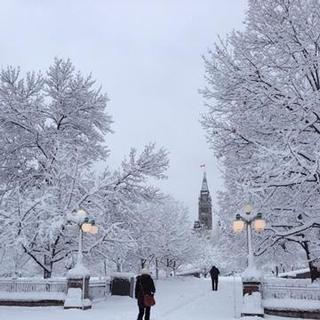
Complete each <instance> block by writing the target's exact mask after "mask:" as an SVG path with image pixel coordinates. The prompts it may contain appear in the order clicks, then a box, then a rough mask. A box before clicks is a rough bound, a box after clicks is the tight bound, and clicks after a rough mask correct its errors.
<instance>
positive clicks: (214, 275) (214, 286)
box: [210, 266, 220, 291]
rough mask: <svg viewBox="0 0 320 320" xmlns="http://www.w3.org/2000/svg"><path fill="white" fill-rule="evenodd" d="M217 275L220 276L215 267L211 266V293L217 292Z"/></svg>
mask: <svg viewBox="0 0 320 320" xmlns="http://www.w3.org/2000/svg"><path fill="white" fill-rule="evenodd" d="M219 274H220V271H219V269H218V268H217V267H216V266H212V268H211V269H210V276H211V282H212V290H213V291H217V290H218V280H219Z"/></svg>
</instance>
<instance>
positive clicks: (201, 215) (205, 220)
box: [194, 172, 212, 230]
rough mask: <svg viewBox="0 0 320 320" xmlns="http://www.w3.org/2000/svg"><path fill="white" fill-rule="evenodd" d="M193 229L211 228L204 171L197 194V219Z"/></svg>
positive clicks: (210, 211) (209, 205) (210, 208)
mask: <svg viewBox="0 0 320 320" xmlns="http://www.w3.org/2000/svg"><path fill="white" fill-rule="evenodd" d="M194 229H206V230H212V205H211V196H210V192H209V188H208V183H207V177H206V173H205V172H204V174H203V179H202V186H201V190H200V196H199V211H198V221H195V223H194Z"/></svg>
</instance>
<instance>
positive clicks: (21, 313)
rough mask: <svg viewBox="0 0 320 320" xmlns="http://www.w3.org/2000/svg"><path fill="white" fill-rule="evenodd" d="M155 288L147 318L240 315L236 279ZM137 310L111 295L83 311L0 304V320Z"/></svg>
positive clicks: (130, 317) (126, 314)
mask: <svg viewBox="0 0 320 320" xmlns="http://www.w3.org/2000/svg"><path fill="white" fill-rule="evenodd" d="M156 288H157V293H156V301H157V304H156V306H155V307H153V308H152V310H151V320H233V319H234V318H235V317H239V315H240V314H239V313H240V312H239V311H240V303H241V285H240V281H239V279H233V278H222V279H221V281H220V284H219V291H212V290H211V282H210V280H209V279H196V278H189V277H187V278H171V279H165V280H159V281H157V283H156ZM137 311H138V308H137V305H136V301H135V300H134V299H131V298H128V297H118V296H111V297H109V298H108V299H107V300H106V301H101V302H96V303H95V304H94V306H93V309H92V310H87V311H81V310H63V308H62V307H46V308H24V307H0V320H24V319H25V320H135V319H136V318H137ZM235 315H236V316H235ZM251 319H252V318H251ZM267 319H276V318H273V317H267ZM280 319H284V318H280Z"/></svg>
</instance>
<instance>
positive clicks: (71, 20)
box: [0, 0, 247, 220]
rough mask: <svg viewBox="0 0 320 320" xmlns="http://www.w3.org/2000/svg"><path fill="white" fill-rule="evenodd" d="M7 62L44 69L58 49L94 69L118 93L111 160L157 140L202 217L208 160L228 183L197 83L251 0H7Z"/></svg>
mask: <svg viewBox="0 0 320 320" xmlns="http://www.w3.org/2000/svg"><path fill="white" fill-rule="evenodd" d="M0 5H1V6H0V10H1V11H0V12H1V15H0V43H1V50H0V57H1V59H0V64H1V65H2V66H3V67H4V66H6V65H8V64H10V65H14V66H17V65H19V66H21V68H22V70H23V71H27V70H40V69H41V70H44V69H46V68H47V67H48V66H49V65H50V63H51V62H52V61H53V58H54V57H55V56H57V57H62V58H70V59H71V60H72V62H73V63H74V64H75V66H76V68H77V69H80V70H81V71H82V72H84V73H89V72H92V73H93V76H94V77H95V78H96V79H97V80H98V83H100V84H101V85H102V87H103V90H104V91H106V92H107V93H108V95H109V97H110V99H111V101H110V103H109V113H110V114H111V115H112V116H113V119H114V121H115V123H114V125H113V129H114V131H115V133H114V134H113V135H112V136H110V135H109V137H108V144H109V146H110V148H111V151H112V154H111V158H110V159H109V160H108V161H109V163H110V165H111V166H118V164H119V163H120V161H121V159H122V158H123V156H124V154H126V153H128V151H129V149H130V147H131V146H136V147H138V148H142V146H143V145H144V144H145V143H147V142H149V141H155V142H156V143H157V144H158V145H159V146H164V147H165V148H167V149H168V151H169V152H170V163H171V166H170V170H169V172H168V175H169V178H168V180H166V181H164V182H162V183H161V187H162V188H163V190H165V191H166V192H169V193H171V194H172V195H173V196H174V197H175V198H176V199H178V200H181V201H183V202H185V204H186V205H187V206H188V207H189V209H190V216H191V218H192V220H193V219H195V218H196V216H197V203H198V195H199V190H200V186H201V180H202V171H201V169H200V165H201V164H202V163H206V166H207V177H208V184H209V189H210V191H211V193H212V195H213V200H214V201H215V194H216V192H217V190H218V189H221V187H222V184H223V183H222V180H221V177H220V173H219V170H218V168H217V164H216V162H215V160H214V157H213V155H212V152H211V151H210V150H209V148H208V145H207V144H206V142H205V136H204V131H203V130H202V129H201V127H200V124H199V121H198V120H199V115H200V113H201V112H204V111H206V109H205V108H204V107H203V101H202V97H201V96H200V95H199V94H198V92H197V90H198V89H199V88H201V87H203V86H204V84H205V83H204V80H203V74H204V68H203V62H202V59H201V55H202V54H204V53H206V50H207V49H208V48H210V47H212V45H213V43H214V42H215V41H216V40H217V36H218V35H221V36H224V35H225V34H226V33H229V32H231V31H232V30H233V29H239V28H241V27H242V21H243V20H244V16H245V11H246V9H247V0H198V1H195V0H153V1H152V0H145V1H143V0H0Z"/></svg>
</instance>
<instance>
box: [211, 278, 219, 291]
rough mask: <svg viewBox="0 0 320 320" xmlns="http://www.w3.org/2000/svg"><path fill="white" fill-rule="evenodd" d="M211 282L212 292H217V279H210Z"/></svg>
mask: <svg viewBox="0 0 320 320" xmlns="http://www.w3.org/2000/svg"><path fill="white" fill-rule="evenodd" d="M211 282H212V290H213V291H217V290H218V278H211Z"/></svg>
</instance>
